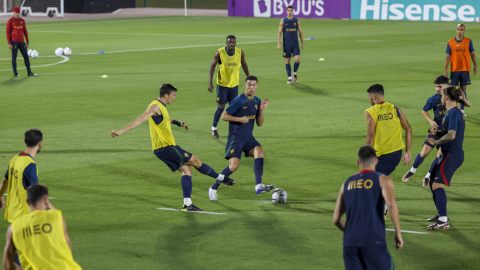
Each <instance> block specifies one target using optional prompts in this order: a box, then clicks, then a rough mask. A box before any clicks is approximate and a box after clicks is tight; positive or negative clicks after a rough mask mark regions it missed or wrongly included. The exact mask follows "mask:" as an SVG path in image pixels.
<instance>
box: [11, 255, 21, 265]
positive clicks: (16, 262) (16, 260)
mask: <svg viewBox="0 0 480 270" xmlns="http://www.w3.org/2000/svg"><path fill="white" fill-rule="evenodd" d="M13 263H14V264H16V265H18V266H20V267H22V265H21V264H20V258H18V252H16V253H15V259H13Z"/></svg>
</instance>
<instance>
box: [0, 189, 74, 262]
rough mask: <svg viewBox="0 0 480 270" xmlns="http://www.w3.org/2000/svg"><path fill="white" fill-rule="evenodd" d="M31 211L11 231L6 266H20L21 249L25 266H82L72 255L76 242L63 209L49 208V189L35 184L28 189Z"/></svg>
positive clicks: (6, 253)
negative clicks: (17, 259) (71, 240)
mask: <svg viewBox="0 0 480 270" xmlns="http://www.w3.org/2000/svg"><path fill="white" fill-rule="evenodd" d="M27 200H28V206H29V208H30V209H29V211H30V212H29V213H28V214H26V215H24V216H22V217H21V218H19V219H17V220H15V221H14V222H13V223H12V225H10V227H8V230H7V244H6V246H5V250H4V254H3V267H4V268H5V269H16V268H15V265H14V263H13V261H14V257H15V252H16V251H18V254H19V257H20V262H21V263H22V266H23V268H24V269H52V270H53V269H70V270H77V269H78V270H79V269H82V268H81V267H80V265H78V264H77V263H76V262H75V261H74V260H73V256H72V244H71V243H70V237H69V236H68V233H67V225H66V223H65V220H64V219H63V216H62V212H61V211H60V210H49V211H46V210H47V208H48V207H49V205H50V203H49V202H48V188H47V187H46V186H44V185H39V184H34V185H31V186H30V187H28V189H27Z"/></svg>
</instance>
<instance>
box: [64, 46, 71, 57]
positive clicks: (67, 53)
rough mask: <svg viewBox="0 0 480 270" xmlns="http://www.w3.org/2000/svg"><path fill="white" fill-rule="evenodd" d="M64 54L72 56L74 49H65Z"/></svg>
mask: <svg viewBox="0 0 480 270" xmlns="http://www.w3.org/2000/svg"><path fill="white" fill-rule="evenodd" d="M63 54H64V55H72V49H70V48H68V47H65V48H64V49H63Z"/></svg>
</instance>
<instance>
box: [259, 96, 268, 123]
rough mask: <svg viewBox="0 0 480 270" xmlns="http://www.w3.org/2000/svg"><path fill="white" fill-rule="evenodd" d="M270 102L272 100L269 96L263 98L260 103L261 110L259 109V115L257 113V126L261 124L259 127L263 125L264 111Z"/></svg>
mask: <svg viewBox="0 0 480 270" xmlns="http://www.w3.org/2000/svg"><path fill="white" fill-rule="evenodd" d="M268 103H270V100H269V99H268V98H267V99H265V100H263V101H262V102H261V103H260V110H259V111H258V115H257V126H259V127H261V126H262V125H263V121H264V119H263V111H265V109H266V108H267V106H268Z"/></svg>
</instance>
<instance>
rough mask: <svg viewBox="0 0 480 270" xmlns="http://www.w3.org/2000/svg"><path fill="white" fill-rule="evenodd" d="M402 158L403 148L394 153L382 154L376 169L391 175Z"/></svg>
mask: <svg viewBox="0 0 480 270" xmlns="http://www.w3.org/2000/svg"><path fill="white" fill-rule="evenodd" d="M401 159H402V150H401V149H400V150H398V151H395V152H393V153H389V154H385V155H381V156H379V157H378V164H377V166H376V167H375V171H377V172H379V173H383V174H385V175H387V176H388V175H390V174H391V173H392V172H393V171H395V169H396V168H397V166H398V163H400V160H401Z"/></svg>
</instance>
